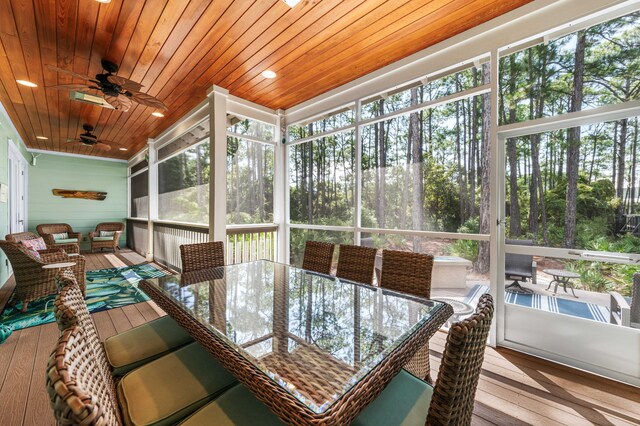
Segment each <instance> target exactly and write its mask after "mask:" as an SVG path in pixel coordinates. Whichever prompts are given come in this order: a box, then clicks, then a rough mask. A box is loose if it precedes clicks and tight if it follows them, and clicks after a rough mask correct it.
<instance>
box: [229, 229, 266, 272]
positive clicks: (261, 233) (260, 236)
mask: <svg viewBox="0 0 640 426" xmlns="http://www.w3.org/2000/svg"><path fill="white" fill-rule="evenodd" d="M277 236H278V225H274V224H266V225H228V226H227V253H226V262H227V264H232V263H242V262H250V261H252V260H258V259H267V260H274V261H275V260H277V259H276V250H277V249H276V247H277Z"/></svg>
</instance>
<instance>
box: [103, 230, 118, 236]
mask: <svg viewBox="0 0 640 426" xmlns="http://www.w3.org/2000/svg"><path fill="white" fill-rule="evenodd" d="M115 234H116V231H100V236H101V237H113V236H114V235H115Z"/></svg>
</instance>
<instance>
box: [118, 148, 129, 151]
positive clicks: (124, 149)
mask: <svg viewBox="0 0 640 426" xmlns="http://www.w3.org/2000/svg"><path fill="white" fill-rule="evenodd" d="M118 149H119V150H120V151H126V150H127V148H118Z"/></svg>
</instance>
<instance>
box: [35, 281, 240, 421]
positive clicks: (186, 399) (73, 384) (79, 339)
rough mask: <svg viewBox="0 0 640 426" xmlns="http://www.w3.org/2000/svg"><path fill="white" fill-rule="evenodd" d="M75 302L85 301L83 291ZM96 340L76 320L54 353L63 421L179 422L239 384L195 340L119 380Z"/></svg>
mask: <svg viewBox="0 0 640 426" xmlns="http://www.w3.org/2000/svg"><path fill="white" fill-rule="evenodd" d="M67 278H68V277H67ZM70 302H71V303H73V304H74V305H76V307H77V306H78V304H80V305H81V304H82V303H84V301H82V300H81V298H80V297H79V296H78V295H76V296H75V297H74V301H70ZM62 317H64V314H62V313H60V312H58V314H57V319H59V318H62ZM61 325H62V323H61ZM96 340H97V337H91V336H90V332H88V331H87V329H86V328H85V327H83V326H80V325H71V326H69V327H68V328H64V329H63V331H62V334H61V336H60V338H59V339H58V343H57V345H56V348H55V349H54V351H53V353H52V354H51V357H50V358H49V362H48V366H47V377H46V387H47V391H48V394H49V398H50V401H51V407H52V408H53V412H54V416H55V419H56V421H57V423H58V424H65V425H70V424H83V425H122V424H125V425H142V424H145V425H151V424H153V425H168V424H175V423H177V422H178V421H180V420H181V419H182V418H184V417H185V416H188V415H189V414H191V413H192V412H194V411H195V410H197V409H198V408H200V407H202V406H203V405H205V404H206V403H208V402H209V401H211V400H212V399H214V398H215V397H217V396H218V395H220V394H221V393H222V392H223V391H225V390H226V389H228V388H230V387H231V386H233V385H234V384H235V383H236V381H235V379H234V378H233V376H232V375H231V374H230V373H229V372H227V371H226V370H225V369H224V368H222V367H221V366H220V365H219V364H218V363H217V361H216V360H215V359H214V358H213V357H212V356H211V355H209V353H208V352H207V351H206V350H204V349H203V348H202V347H201V346H199V345H198V344H197V343H190V344H187V345H186V346H183V347H181V348H179V349H177V350H175V351H173V352H170V353H168V354H166V355H164V356H162V357H160V358H157V359H155V360H153V361H151V362H148V363H146V364H144V365H142V366H141V367H138V368H136V369H134V370H132V371H130V372H129V373H128V374H126V375H125V376H124V377H122V378H121V379H120V380H119V381H118V383H117V385H116V383H115V380H114V379H113V377H112V375H111V371H109V368H108V362H107V359H106V357H107V354H106V353H105V350H104V348H103V346H102V345H100V344H99V342H96Z"/></svg>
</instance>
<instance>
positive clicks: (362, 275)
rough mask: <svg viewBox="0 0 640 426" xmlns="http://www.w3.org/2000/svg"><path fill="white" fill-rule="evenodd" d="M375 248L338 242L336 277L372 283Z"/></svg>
mask: <svg viewBox="0 0 640 426" xmlns="http://www.w3.org/2000/svg"><path fill="white" fill-rule="evenodd" d="M376 252H377V250H376V249H375V248H372V247H361V246H352V245H347V244H340V253H338V270H337V271H336V277H338V278H344V279H345V280H349V281H355V282H359V283H363V284H369V285H371V284H373V270H374V268H375V265H376Z"/></svg>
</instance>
